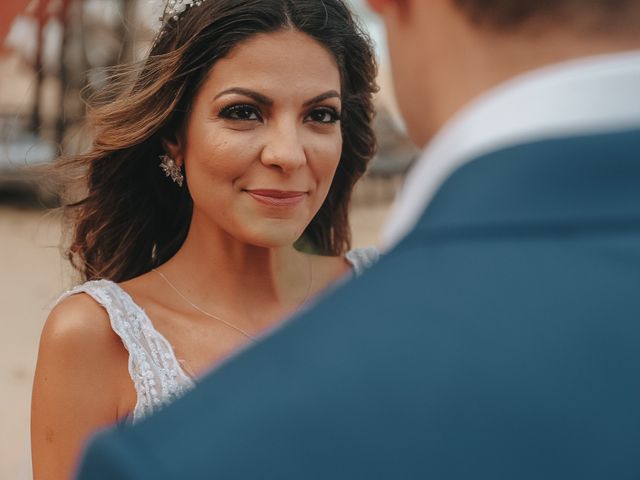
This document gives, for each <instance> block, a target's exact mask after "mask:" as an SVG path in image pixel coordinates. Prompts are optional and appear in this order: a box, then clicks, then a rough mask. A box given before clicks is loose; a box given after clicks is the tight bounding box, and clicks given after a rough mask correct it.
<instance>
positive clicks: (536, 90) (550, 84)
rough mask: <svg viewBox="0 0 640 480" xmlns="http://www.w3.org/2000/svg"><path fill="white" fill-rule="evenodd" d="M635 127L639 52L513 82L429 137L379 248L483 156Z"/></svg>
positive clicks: (639, 118) (566, 65) (639, 114)
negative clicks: (540, 141) (545, 141)
mask: <svg viewBox="0 0 640 480" xmlns="http://www.w3.org/2000/svg"><path fill="white" fill-rule="evenodd" d="M637 127H640V51H632V52H626V53H618V54H610V55H599V56H595V57H588V58H583V59H578V60H572V61H568V62H563V63H559V64H556V65H551V66H548V67H544V68H541V69H538V70H535V71H531V72H529V73H525V74H523V75H519V76H518V77H515V78H513V79H511V80H509V81H507V82H505V83H503V84H502V85H499V86H497V87H496V88H494V89H492V90H491V91H489V92H487V93H485V94H483V95H481V96H480V97H479V98H477V99H476V100H474V101H473V102H472V103H471V104H469V105H468V106H466V107H465V108H464V109H462V110H461V111H460V112H458V114H456V115H455V116H454V117H453V118H452V119H451V120H450V121H449V122H448V123H447V124H446V125H445V126H444V127H443V128H442V129H441V130H440V132H439V133H438V134H437V135H436V136H435V137H434V139H433V140H432V141H431V142H430V144H429V145H428V146H427V147H426V149H425V151H424V152H423V154H422V155H421V157H420V158H419V159H418V161H417V162H416V164H415V165H414V167H413V168H412V170H411V172H410V174H409V176H408V177H407V181H406V182H405V185H404V187H403V189H402V191H401V192H400V194H399V195H398V198H397V199H396V202H395V204H394V206H393V208H392V209H391V212H390V215H389V217H388V218H389V220H388V221H387V225H386V226H385V228H384V230H383V236H382V246H383V248H384V249H389V248H391V247H393V246H394V245H395V244H396V243H398V242H399V241H400V240H401V239H402V238H403V237H404V236H405V235H406V234H407V233H409V231H410V230H411V229H412V228H413V227H414V226H415V224H416V223H417V222H418V220H419V219H420V217H421V215H422V213H423V212H424V210H425V208H426V206H427V205H428V203H429V201H430V200H431V198H433V196H434V195H435V194H436V192H437V190H438V189H439V188H440V187H441V186H442V184H443V183H444V182H445V180H446V179H447V178H448V177H449V176H450V175H451V174H452V173H453V172H454V171H455V170H456V169H458V168H460V167H461V166H462V165H464V164H465V163H467V162H469V161H472V160H473V159H474V158H478V157H479V156H482V155H483V154H487V153H491V152H493V151H496V150H499V149H502V148H505V147H509V146H514V145H519V144H523V143H527V142H529V141H533V140H537V139H548V138H558V137H566V136H572V135H579V134H588V133H591V132H593V133H596V132H601V133H604V132H607V131H616V130H624V129H630V128H637Z"/></svg>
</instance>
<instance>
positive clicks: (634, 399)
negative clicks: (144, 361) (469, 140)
mask: <svg viewBox="0 0 640 480" xmlns="http://www.w3.org/2000/svg"><path fill="white" fill-rule="evenodd" d="M80 478H81V479H86V480H89V479H91V480H96V479H143V478H144V479H147V478H148V479H154V480H161V479H199V478H212V479H250V478H259V479H274V480H275V479H278V480H281V479H284V478H287V479H306V480H310V479H323V480H326V479H333V480H335V479H354V478H362V479H368V480H370V479H377V478H394V479H405V478H430V479H451V480H453V479H465V480H467V479H470V478H473V479H492V480H495V479H536V480H539V479H546V480H548V479H563V480H568V479H580V480H587V479H604V478H615V479H617V480H621V479H632V478H633V479H637V478H640V131H629V132H616V133H607V134H601V135H590V136H584V137H579V138H564V139H555V140H546V141H539V142H534V143H531V144H527V145H520V146H516V147H513V148H508V149H504V150H501V151H498V152H495V153H492V154H489V155H486V156H484V157H482V158H478V159H476V160H475V161H473V162H471V163H469V164H467V165H466V166H464V167H462V168H460V169H459V170H458V171H456V172H455V173H454V174H453V175H452V176H451V177H450V178H449V179H448V180H447V181H446V183H445V184H444V185H443V186H442V188H441V189H440V191H439V192H438V194H437V195H436V197H435V198H434V199H433V201H432V202H431V203H430V205H429V206H428V208H427V209H426V211H425V212H424V215H423V217H422V219H421V220H420V222H419V224H418V225H417V227H416V228H415V229H414V230H413V232H412V233H411V234H410V235H409V236H408V237H406V238H405V239H404V240H403V241H402V242H401V243H400V244H399V245H398V246H397V247H396V248H395V249H394V250H393V251H392V252H390V253H389V254H388V255H386V256H385V257H384V258H383V259H382V260H381V261H380V262H379V263H378V264H377V265H376V266H375V267H373V268H372V269H371V270H370V271H369V272H368V273H366V274H365V275H364V276H363V277H361V278H359V279H357V280H354V281H352V282H350V283H349V284H347V285H346V286H344V287H343V288H340V289H338V290H337V291H336V292H334V293H333V294H331V295H330V296H329V297H328V298H326V299H325V300H324V301H322V302H321V303H320V304H319V305H317V307H316V308H314V309H313V310H311V311H309V312H306V313H304V314H303V315H301V316H300V317H299V318H296V319H294V320H293V321H291V322H290V323H289V324H288V325H287V326H286V327H284V328H282V330H280V331H279V332H277V333H276V334H275V335H273V336H272V337H270V338H268V339H267V340H266V341H264V342H262V343H260V344H259V345H257V346H256V347H254V348H252V349H250V350H249V351H248V352H246V353H244V354H243V355H240V356H238V357H237V358H235V359H234V360H233V361H231V362H229V363H228V364H227V365H225V366H224V367H223V368H221V369H220V370H219V371H217V372H215V373H214V374H212V375H210V376H209V377H207V378H206V379H204V380H203V381H202V383H201V384H200V385H199V387H198V388H196V389H195V390H194V391H193V392H191V393H190V394H188V395H187V396H185V397H184V398H182V399H181V400H179V401H177V402H176V403H174V404H173V405H171V406H169V407H168V408H166V409H164V410H163V411H161V412H159V413H158V414H157V415H154V416H153V417H151V418H150V419H147V420H146V421H143V422H141V423H140V424H138V425H136V426H134V427H133V428H118V429H116V430H113V431H111V432H108V433H106V434H102V435H100V436H98V437H97V438H96V439H95V440H94V441H93V443H92V444H91V445H90V447H89V449H88V452H87V455H86V457H85V460H84V462H83V465H82V467H81V473H80Z"/></svg>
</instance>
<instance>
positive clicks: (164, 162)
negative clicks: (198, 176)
mask: <svg viewBox="0 0 640 480" xmlns="http://www.w3.org/2000/svg"><path fill="white" fill-rule="evenodd" d="M160 168H161V169H162V171H163V172H164V174H165V176H167V177H171V180H173V181H174V182H175V183H177V184H178V186H179V187H182V182H183V181H184V175H183V174H182V169H181V168H180V167H179V166H178V165H177V164H176V161H175V160H174V159H173V158H171V157H170V156H169V155H166V154H165V155H160Z"/></svg>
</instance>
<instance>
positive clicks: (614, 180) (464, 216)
mask: <svg viewBox="0 0 640 480" xmlns="http://www.w3.org/2000/svg"><path fill="white" fill-rule="evenodd" d="M581 228H588V229H594V228H596V229H597V228H640V129H639V130H630V131H624V132H616V133H608V134H600V135H588V136H582V137H568V138H563V139H553V140H546V141H539V142H534V143H529V144H526V145H520V146H516V147H511V148H506V149H503V150H500V151H497V152H494V153H491V154H488V155H484V156H481V157H479V158H477V159H474V160H473V161H472V162H469V163H467V164H466V165H465V166H464V167H462V168H460V169H459V170H457V171H456V172H455V173H454V174H453V175H452V176H450V177H449V178H448V180H447V181H446V182H445V183H444V185H443V186H442V188H441V189H440V190H439V191H438V193H437V194H436V196H435V197H434V198H433V200H432V201H431V202H430V204H429V206H428V208H427V209H426V211H425V212H424V214H423V215H422V217H421V218H420V220H419V222H418V225H417V227H416V232H418V233H426V232H428V233H432V234H434V233H437V234H447V235H470V234H473V233H474V232H476V233H477V232H482V233H487V232H489V231H492V232H494V233H495V232H498V231H501V232H508V231H514V232H515V231H519V230H524V231H531V230H532V229H542V230H545V231H547V232H552V231H560V230H566V229H569V230H571V229H581Z"/></svg>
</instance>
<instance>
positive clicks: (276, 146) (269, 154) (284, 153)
mask: <svg viewBox="0 0 640 480" xmlns="http://www.w3.org/2000/svg"><path fill="white" fill-rule="evenodd" d="M260 161H261V162H262V164H263V165H265V166H267V167H276V168H279V169H280V170H282V171H283V172H291V171H293V170H296V169H298V168H300V167H301V166H303V165H304V164H306V163H307V156H306V153H305V150H304V145H303V144H302V140H301V138H300V132H298V129H297V128H296V126H295V125H292V124H288V123H287V124H281V125H279V126H276V125H274V126H273V128H272V129H271V130H270V131H269V133H268V137H267V141H266V143H265V145H264V148H263V149H262V154H261V158H260Z"/></svg>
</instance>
